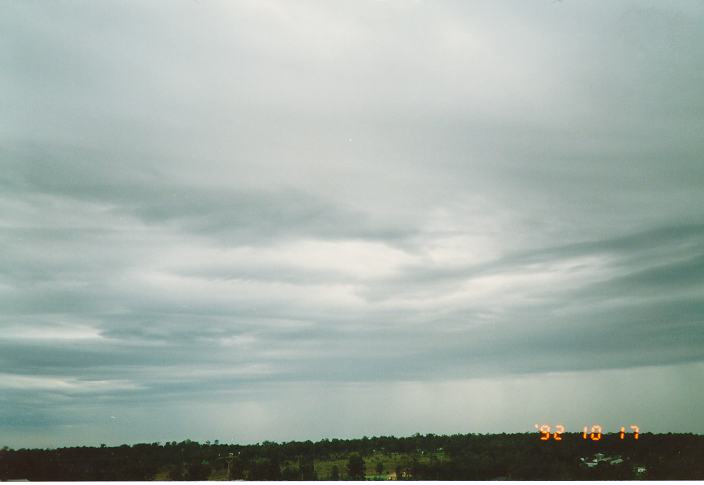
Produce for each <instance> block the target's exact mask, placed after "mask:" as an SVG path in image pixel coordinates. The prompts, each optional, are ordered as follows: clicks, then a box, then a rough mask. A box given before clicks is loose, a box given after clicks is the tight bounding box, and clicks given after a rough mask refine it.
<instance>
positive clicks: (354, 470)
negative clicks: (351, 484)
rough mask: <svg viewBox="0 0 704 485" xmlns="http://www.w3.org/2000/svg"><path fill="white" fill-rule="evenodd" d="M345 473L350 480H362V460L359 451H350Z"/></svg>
mask: <svg viewBox="0 0 704 485" xmlns="http://www.w3.org/2000/svg"><path fill="white" fill-rule="evenodd" d="M347 474H348V475H349V477H350V479H351V480H364V460H363V459H362V457H361V456H359V453H352V454H351V455H350V458H349V460H347Z"/></svg>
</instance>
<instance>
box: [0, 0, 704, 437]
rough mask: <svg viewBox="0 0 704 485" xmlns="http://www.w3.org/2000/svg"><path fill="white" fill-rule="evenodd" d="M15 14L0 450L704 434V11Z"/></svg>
mask: <svg viewBox="0 0 704 485" xmlns="http://www.w3.org/2000/svg"><path fill="white" fill-rule="evenodd" d="M0 3H1V8H0V11H1V12H2V13H0V93H1V96H0V330H1V332H0V445H9V446H13V447H19V446H60V445H67V444H91V445H96V444H99V443H107V444H120V443H135V442H144V441H147V442H153V441H164V440H178V441H180V440H183V439H186V438H190V439H196V440H206V439H211V440H212V439H220V440H221V441H227V442H240V443H246V442H257V441H263V440H291V439H319V438H323V437H330V438H332V437H359V436H362V435H382V434H396V435H408V434H412V433H415V432H422V433H426V432H434V433H456V432H501V431H534V427H533V425H534V424H535V423H553V424H556V423H561V424H563V425H565V426H566V427H567V429H568V431H570V430H573V431H577V430H581V428H582V426H584V425H587V424H594V423H599V424H602V425H604V426H605V427H606V428H607V430H614V429H615V428H617V427H619V426H623V425H625V426H628V425H630V424H638V425H639V426H640V427H641V429H643V430H644V431H655V432H663V431H664V432H666V431H693V432H699V433H702V432H704V404H703V403H704V386H702V385H701V383H702V380H703V379H704V159H703V157H704V92H703V91H702V86H704V4H703V3H702V2H700V1H698V0H693V1H680V2H660V1H647V0H642V1H609V2H586V1H574V0H562V1H553V0H533V1H530V2H526V1H515V2H512V1H501V2H493V1H492V2H476V1H474V2H464V1H456V2H455V1H420V0H419V1H410V0H403V1H401V0H388V1H380V0H377V1H364V0H361V1H357V0H355V1H351V0H350V1H317V2H315V1H310V2H309V1H296V2H289V1H280V2H277V1H268V0H264V1H261V0H256V1H254V0H252V1H227V2H226V1H222V2H218V1H210V0H181V1H168V2H167V1H143V0H139V1H136V0H135V1H120V2H110V1H101V2H93V1H86V2H81V1H61V0H56V1H41V2H40V1H33V0H3V1H2V2H0Z"/></svg>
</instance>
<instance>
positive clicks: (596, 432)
mask: <svg viewBox="0 0 704 485" xmlns="http://www.w3.org/2000/svg"><path fill="white" fill-rule="evenodd" d="M535 428H536V429H537V430H538V432H539V433H540V439H541V441H549V440H554V441H562V435H563V434H564V433H565V427H564V426H563V425H561V424H558V425H555V429H554V430H553V429H552V426H551V425H549V424H536V425H535ZM639 435H640V428H639V427H638V426H636V425H635V424H632V425H630V426H629V427H628V430H627V429H626V427H625V426H621V428H620V429H619V433H618V438H619V439H621V440H627V439H628V440H637V439H638V437H639ZM603 436H604V428H603V426H601V425H600V424H593V425H591V426H585V427H584V428H582V439H585V440H591V441H599V440H601V439H602V437H603Z"/></svg>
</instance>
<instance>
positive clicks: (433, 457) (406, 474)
mask: <svg viewBox="0 0 704 485" xmlns="http://www.w3.org/2000/svg"><path fill="white" fill-rule="evenodd" d="M0 479H2V480H11V479H15V480H16V479H29V480H43V481H52V480H62V481H75V480H538V479H541V480H575V479H578V480H637V479H646V480H665V479H668V480H673V479H675V480H676V479H688V480H704V436H702V435H693V434H650V433H644V434H641V435H640V438H639V439H638V440H633V439H630V440H621V439H619V436H618V435H617V434H613V435H610V434H606V435H604V436H603V437H602V439H601V440H599V441H592V440H590V439H588V440H585V439H583V437H582V435H581V434H577V433H565V434H564V435H563V439H562V441H555V440H549V441H541V440H540V434H539V433H530V434H527V433H520V434H489V435H478V434H456V435H452V436H439V435H434V434H428V435H419V434H416V435H414V436H410V437H405V438H396V437H387V436H382V437H375V438H367V437H364V438H361V439H350V440H341V439H332V440H328V439H325V440H322V441H318V442H312V441H292V442H288V443H272V442H268V441H267V442H263V443H258V444H256V445H236V444H222V443H219V442H218V441H214V442H209V441H207V442H205V443H198V442H195V441H190V440H186V441H182V442H180V443H177V442H175V441H172V442H167V443H151V444H137V445H132V446H128V445H122V446H116V447H111V446H105V445H101V446H99V447H85V446H83V447H72V448H59V449H47V450H44V449H19V450H13V449H10V448H7V447H5V448H3V449H2V450H1V451H0Z"/></svg>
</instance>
